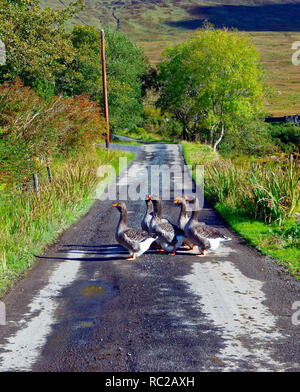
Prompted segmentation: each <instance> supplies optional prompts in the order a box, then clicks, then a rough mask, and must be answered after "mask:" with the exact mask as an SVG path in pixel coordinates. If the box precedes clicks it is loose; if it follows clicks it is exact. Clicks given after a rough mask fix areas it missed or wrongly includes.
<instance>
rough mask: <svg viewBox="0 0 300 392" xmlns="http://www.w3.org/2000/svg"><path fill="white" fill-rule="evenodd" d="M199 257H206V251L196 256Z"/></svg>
mask: <svg viewBox="0 0 300 392" xmlns="http://www.w3.org/2000/svg"><path fill="white" fill-rule="evenodd" d="M195 256H197V257H204V256H206V250H203V253H199V254H198V255H195Z"/></svg>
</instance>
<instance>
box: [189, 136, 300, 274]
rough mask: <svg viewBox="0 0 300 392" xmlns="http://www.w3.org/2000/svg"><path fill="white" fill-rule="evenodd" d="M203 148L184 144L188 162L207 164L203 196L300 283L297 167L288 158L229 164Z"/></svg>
mask: <svg viewBox="0 0 300 392" xmlns="http://www.w3.org/2000/svg"><path fill="white" fill-rule="evenodd" d="M207 148H208V147H207V146H201V145H199V144H183V150H184V155H185V158H186V161H187V163H188V164H192V165H196V164H197V165H204V166H205V196H206V198H207V199H209V201H210V202H211V204H212V205H214V207H215V208H216V209H217V211H218V212H219V213H220V214H221V216H222V217H223V218H224V219H225V220H226V221H227V222H228V223H229V224H230V225H231V227H232V228H233V229H234V230H236V231H237V232H238V233H240V234H241V235H242V236H243V237H244V238H245V239H246V240H247V241H248V243H250V244H251V245H254V246H255V247H256V248H257V249H259V250H260V251H261V252H263V253H264V254H266V255H268V256H271V257H274V258H275V259H276V260H277V261H278V262H279V263H281V264H283V265H285V266H286V267H287V268H288V270H289V271H290V272H291V273H292V274H293V275H294V276H295V277H297V278H299V279H300V222H299V221H298V222H297V219H296V216H295V212H299V211H300V205H299V203H300V200H299V199H300V198H299V196H300V168H299V164H297V162H295V161H294V160H293V159H291V158H290V159H286V161H285V162H279V163H274V160H273V159H271V158H268V157H264V159H259V160H257V161H255V160H253V159H252V158H251V157H239V158H240V159H235V160H234V162H233V161H231V160H224V159H221V158H220V157H219V156H218V155H216V154H215V156H214V155H212V150H211V151H207ZM195 174H196V172H195V170H193V176H194V179H195V180H196V181H197V178H195Z"/></svg>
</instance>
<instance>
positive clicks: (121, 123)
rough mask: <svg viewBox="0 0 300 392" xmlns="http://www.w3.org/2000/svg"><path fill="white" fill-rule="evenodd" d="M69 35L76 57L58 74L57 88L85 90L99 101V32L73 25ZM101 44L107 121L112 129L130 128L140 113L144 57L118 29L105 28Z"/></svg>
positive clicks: (75, 91) (70, 91)
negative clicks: (106, 85)
mask: <svg viewBox="0 0 300 392" xmlns="http://www.w3.org/2000/svg"><path fill="white" fill-rule="evenodd" d="M70 38H71V41H72V43H73V46H74V48H75V50H76V58H75V59H74V61H72V63H71V64H70V66H69V67H68V69H67V71H66V72H64V75H62V74H61V75H60V77H59V79H60V82H58V83H59V85H57V88H59V89H60V90H63V91H64V92H65V93H67V94H71V95H73V94H82V93H88V94H90V95H91V97H92V98H93V99H95V100H100V101H101V102H102V100H103V92H102V69H101V32H100V31H99V30H98V29H96V28H95V27H93V26H75V27H74V30H73V32H72V34H71V36H70ZM105 43H106V68H107V84H108V103H109V111H110V123H111V126H112V128H115V129H116V128H120V127H121V128H124V127H132V126H133V125H135V124H136V123H138V122H139V121H141V117H142V114H143V105H142V93H143V92H142V77H143V75H144V73H145V70H146V65H147V64H146V59H145V57H144V54H143V51H142V50H141V49H140V48H138V47H137V46H136V45H135V44H134V43H133V42H131V41H130V40H129V39H128V38H127V37H126V36H125V35H124V34H122V33H120V32H119V31H114V30H110V29H105Z"/></svg>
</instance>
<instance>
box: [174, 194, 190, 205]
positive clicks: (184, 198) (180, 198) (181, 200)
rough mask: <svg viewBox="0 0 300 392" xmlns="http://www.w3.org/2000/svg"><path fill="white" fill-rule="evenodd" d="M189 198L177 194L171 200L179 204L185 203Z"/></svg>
mask: <svg viewBox="0 0 300 392" xmlns="http://www.w3.org/2000/svg"><path fill="white" fill-rule="evenodd" d="M188 201H189V199H188V198H187V197H185V196H177V197H176V199H175V200H174V201H173V203H174V204H176V205H178V206H180V205H187V203H188Z"/></svg>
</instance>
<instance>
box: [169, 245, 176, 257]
mask: <svg viewBox="0 0 300 392" xmlns="http://www.w3.org/2000/svg"><path fill="white" fill-rule="evenodd" d="M175 255H176V245H174V248H173V252H172V253H170V256H175Z"/></svg>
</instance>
